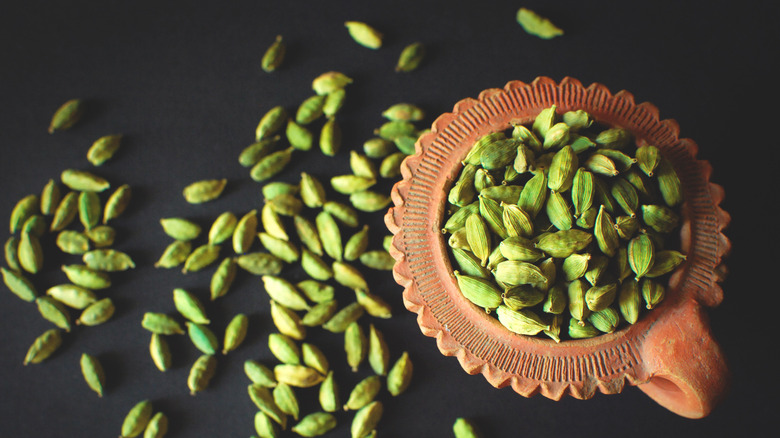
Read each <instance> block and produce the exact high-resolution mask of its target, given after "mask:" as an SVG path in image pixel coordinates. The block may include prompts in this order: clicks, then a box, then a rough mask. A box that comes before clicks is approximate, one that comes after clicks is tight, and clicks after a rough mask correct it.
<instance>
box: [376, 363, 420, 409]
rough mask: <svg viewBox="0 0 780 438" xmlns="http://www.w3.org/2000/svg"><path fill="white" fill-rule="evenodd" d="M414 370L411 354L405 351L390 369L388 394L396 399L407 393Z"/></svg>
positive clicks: (387, 382) (388, 373)
mask: <svg viewBox="0 0 780 438" xmlns="http://www.w3.org/2000/svg"><path fill="white" fill-rule="evenodd" d="M413 369H414V366H413V364H412V360H411V359H410V358H409V352H407V351H404V352H403V353H401V357H399V358H398V360H397V361H396V362H395V363H394V364H393V366H392V367H391V368H390V371H388V372H387V381H386V385H387V392H389V393H390V395H392V396H394V397H395V396H398V395H400V394H401V393H403V392H404V391H406V389H407V388H408V387H409V383H411V381H412V372H413ZM372 403H376V402H372ZM369 406H370V405H369Z"/></svg>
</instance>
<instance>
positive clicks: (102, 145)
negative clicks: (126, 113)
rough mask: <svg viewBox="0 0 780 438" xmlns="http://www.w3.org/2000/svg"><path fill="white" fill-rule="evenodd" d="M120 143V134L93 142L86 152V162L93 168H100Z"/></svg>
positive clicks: (106, 136)
mask: <svg viewBox="0 0 780 438" xmlns="http://www.w3.org/2000/svg"><path fill="white" fill-rule="evenodd" d="M121 141H122V135H121V134H114V135H105V136H103V137H100V138H99V139H97V140H95V142H94V143H92V146H90V148H89V150H88V151H87V160H88V161H89V162H90V163H92V165H93V166H102V165H103V163H105V162H106V161H108V160H110V159H111V157H113V156H114V154H115V153H116V151H117V150H119V145H120V143H121Z"/></svg>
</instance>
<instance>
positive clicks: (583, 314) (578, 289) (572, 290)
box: [567, 278, 591, 325]
mask: <svg viewBox="0 0 780 438" xmlns="http://www.w3.org/2000/svg"><path fill="white" fill-rule="evenodd" d="M567 292H568V295H569V313H570V314H571V316H572V319H576V320H577V321H579V322H580V325H582V323H583V321H584V320H585V319H587V317H588V315H590V312H591V311H590V309H589V308H588V305H587V304H586V302H585V294H586V293H587V292H588V285H587V283H586V282H585V280H583V279H581V278H578V279H576V280H574V281H572V282H571V283H569V287H568V289H567Z"/></svg>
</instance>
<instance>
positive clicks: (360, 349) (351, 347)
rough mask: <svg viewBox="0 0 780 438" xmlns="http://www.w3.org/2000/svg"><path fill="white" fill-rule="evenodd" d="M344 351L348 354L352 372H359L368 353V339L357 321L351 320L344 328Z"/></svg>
mask: <svg viewBox="0 0 780 438" xmlns="http://www.w3.org/2000/svg"><path fill="white" fill-rule="evenodd" d="M344 351H345V352H346V354H347V364H348V365H349V366H350V368H352V372H357V370H358V367H359V366H360V364H361V363H362V362H363V360H365V358H366V354H367V353H368V340H367V339H366V335H365V333H364V332H363V328H362V327H360V324H358V322H357V321H353V322H351V323H350V324H349V325H348V326H347V329H346V330H344Z"/></svg>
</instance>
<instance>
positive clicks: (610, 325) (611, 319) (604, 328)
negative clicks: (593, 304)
mask: <svg viewBox="0 0 780 438" xmlns="http://www.w3.org/2000/svg"><path fill="white" fill-rule="evenodd" d="M588 322H590V323H591V324H593V327H595V328H596V329H597V330H598V331H600V332H603V333H612V332H614V331H615V329H616V328H617V326H618V324H619V323H620V316H619V315H618V312H617V310H615V309H613V308H611V307H606V308H604V309H601V310H599V311H597V312H593V313H591V314H590V316H588Z"/></svg>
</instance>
